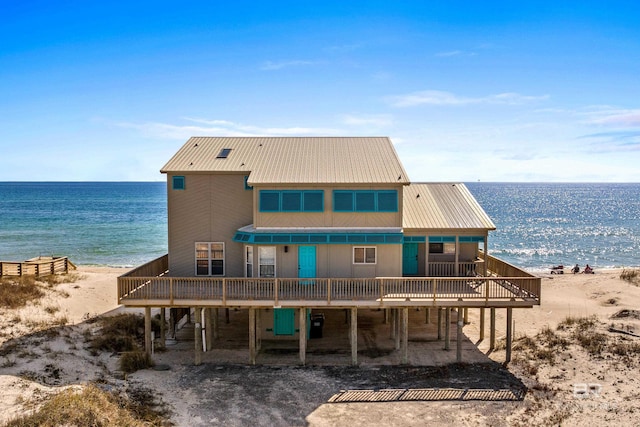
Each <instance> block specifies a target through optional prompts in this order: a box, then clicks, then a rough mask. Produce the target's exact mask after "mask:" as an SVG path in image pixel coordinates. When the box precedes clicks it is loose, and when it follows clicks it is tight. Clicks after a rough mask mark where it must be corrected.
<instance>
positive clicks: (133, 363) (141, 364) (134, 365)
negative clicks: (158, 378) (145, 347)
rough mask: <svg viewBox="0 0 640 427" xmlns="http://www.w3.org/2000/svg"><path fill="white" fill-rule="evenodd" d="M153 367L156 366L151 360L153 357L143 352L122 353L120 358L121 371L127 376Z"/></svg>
mask: <svg viewBox="0 0 640 427" xmlns="http://www.w3.org/2000/svg"><path fill="white" fill-rule="evenodd" d="M152 366H154V363H153V360H151V356H149V354H147V353H146V352H144V351H141V350H135V351H127V352H124V353H122V356H121V357H120V370H121V371H122V372H124V373H127V374H130V373H132V372H135V371H137V370H139V369H147V368H150V367H152Z"/></svg>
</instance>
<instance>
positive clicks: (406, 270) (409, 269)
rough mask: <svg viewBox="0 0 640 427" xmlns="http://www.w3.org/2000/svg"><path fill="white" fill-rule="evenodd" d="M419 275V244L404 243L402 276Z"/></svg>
mask: <svg viewBox="0 0 640 427" xmlns="http://www.w3.org/2000/svg"><path fill="white" fill-rule="evenodd" d="M416 274H418V244H417V243H404V244H403V245H402V275H403V276H415V275H416Z"/></svg>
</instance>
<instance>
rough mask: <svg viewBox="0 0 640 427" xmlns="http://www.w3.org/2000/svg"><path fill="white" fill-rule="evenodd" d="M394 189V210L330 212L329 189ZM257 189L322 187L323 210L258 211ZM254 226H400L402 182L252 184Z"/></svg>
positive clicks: (331, 203)
mask: <svg viewBox="0 0 640 427" xmlns="http://www.w3.org/2000/svg"><path fill="white" fill-rule="evenodd" d="M341 189H342V190H344V189H353V190H397V191H398V212H333V190H341ZM260 190H324V212H260V201H259V194H260ZM253 197H254V218H255V221H252V222H253V224H254V226H255V227H347V228H349V227H402V186H401V185H398V186H393V187H388V186H387V187H356V186H351V187H318V186H315V187H314V186H304V187H295V186H279V187H260V188H258V187H255V188H254V194H253Z"/></svg>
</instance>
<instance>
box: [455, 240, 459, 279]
mask: <svg viewBox="0 0 640 427" xmlns="http://www.w3.org/2000/svg"><path fill="white" fill-rule="evenodd" d="M459 262H460V238H459V236H458V235H457V234H456V256H455V263H456V264H455V268H456V276H460V264H458V263H459Z"/></svg>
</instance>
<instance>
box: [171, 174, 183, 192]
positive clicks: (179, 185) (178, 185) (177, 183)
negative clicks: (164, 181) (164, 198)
mask: <svg viewBox="0 0 640 427" xmlns="http://www.w3.org/2000/svg"><path fill="white" fill-rule="evenodd" d="M171 182H172V187H171V188H173V189H174V190H184V187H185V185H184V184H185V180H184V176H174V177H172V181H171Z"/></svg>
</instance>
